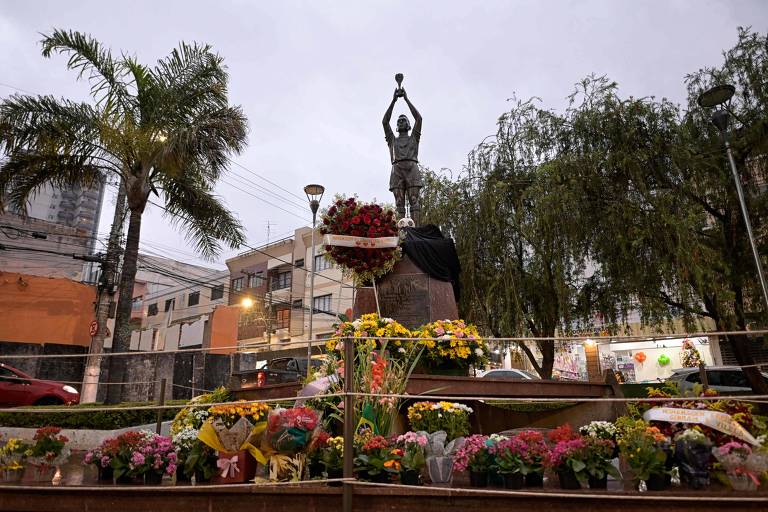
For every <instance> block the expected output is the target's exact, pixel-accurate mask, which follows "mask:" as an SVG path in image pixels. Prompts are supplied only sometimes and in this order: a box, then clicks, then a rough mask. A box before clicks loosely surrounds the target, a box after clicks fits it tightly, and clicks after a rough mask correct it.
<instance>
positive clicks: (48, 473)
mask: <svg viewBox="0 0 768 512" xmlns="http://www.w3.org/2000/svg"><path fill="white" fill-rule="evenodd" d="M33 470H34V471H33V476H34V480H35V481H36V482H50V481H51V480H52V479H53V475H54V474H55V473H56V467H55V466H48V465H45V464H44V465H41V466H38V465H35V466H33Z"/></svg>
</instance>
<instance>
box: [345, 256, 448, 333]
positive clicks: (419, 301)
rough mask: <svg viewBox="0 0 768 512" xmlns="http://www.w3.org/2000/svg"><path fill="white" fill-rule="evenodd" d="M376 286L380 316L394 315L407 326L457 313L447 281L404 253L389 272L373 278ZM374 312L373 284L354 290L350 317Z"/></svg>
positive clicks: (413, 327)
mask: <svg viewBox="0 0 768 512" xmlns="http://www.w3.org/2000/svg"><path fill="white" fill-rule="evenodd" d="M376 287H377V288H378V292H379V307H380V308H381V316H383V317H389V318H394V319H395V320H397V321H398V322H400V323H401V324H403V325H404V326H406V327H408V328H409V329H416V328H417V327H420V326H422V325H424V324H426V323H429V322H434V321H435V320H445V319H451V320H454V319H457V318H458V317H459V310H458V307H457V306H456V299H455V298H454V296H453V286H452V285H451V283H449V282H447V281H439V280H437V279H435V278H433V277H430V276H429V274H427V273H426V272H424V271H422V270H421V269H420V268H419V267H417V266H416V264H415V263H413V261H411V260H410V259H409V258H408V256H406V255H404V256H403V258H402V259H401V260H400V261H398V262H397V264H396V265H395V268H394V270H393V271H392V272H390V273H389V274H387V275H386V276H384V277H383V278H382V279H380V280H379V281H377V283H376ZM375 312H376V298H375V296H374V293H373V288H363V289H359V290H357V295H356V297H355V304H354V308H353V311H352V317H353V318H360V316H361V315H364V314H366V313H375Z"/></svg>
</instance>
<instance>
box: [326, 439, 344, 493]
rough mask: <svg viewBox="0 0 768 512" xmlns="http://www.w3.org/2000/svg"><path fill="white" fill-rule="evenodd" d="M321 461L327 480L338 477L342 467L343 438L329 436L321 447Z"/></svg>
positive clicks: (336, 483)
mask: <svg viewBox="0 0 768 512" xmlns="http://www.w3.org/2000/svg"><path fill="white" fill-rule="evenodd" d="M321 457H322V458H321V462H322V464H323V466H324V467H325V475H326V477H327V478H328V479H329V480H335V479H339V478H341V477H342V476H343V469H344V438H343V437H342V436H336V437H329V438H328V440H327V442H326V444H325V447H324V448H323V449H322V456H321ZM328 485H341V482H330V483H329V484H328Z"/></svg>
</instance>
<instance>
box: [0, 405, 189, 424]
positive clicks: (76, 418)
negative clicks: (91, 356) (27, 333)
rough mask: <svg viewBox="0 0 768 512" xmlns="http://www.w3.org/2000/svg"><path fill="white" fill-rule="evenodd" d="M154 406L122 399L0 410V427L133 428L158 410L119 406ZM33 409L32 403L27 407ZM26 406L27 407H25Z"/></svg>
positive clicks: (169, 415)
mask: <svg viewBox="0 0 768 512" xmlns="http://www.w3.org/2000/svg"><path fill="white" fill-rule="evenodd" d="M167 403H168V405H183V404H186V403H187V401H186V400H171V401H169V402H167ZM147 405H155V404H154V403H153V402H125V403H121V404H117V405H110V406H107V405H104V404H80V405H62V406H57V407H55V408H56V409H61V412H48V413H38V412H3V413H0V426H2V427H23V428H40V427H43V426H47V425H52V426H56V427H61V428H72V429H92V430H114V429H118V428H125V427H135V426H138V425H146V424H149V423H154V422H156V421H157V411H158V409H144V410H135V409H121V408H122V407H138V406H147ZM38 407H39V408H41V409H43V408H45V409H50V408H51V407H52V406H50V405H48V406H38ZM105 407H109V408H110V409H111V408H114V409H115V410H110V411H91V410H89V409H94V408H105ZM28 408H29V409H35V408H36V407H35V406H32V407H28ZM25 409H26V408H25ZM161 411H162V413H161V418H162V420H163V421H168V420H172V419H173V417H174V416H176V413H177V412H179V409H161Z"/></svg>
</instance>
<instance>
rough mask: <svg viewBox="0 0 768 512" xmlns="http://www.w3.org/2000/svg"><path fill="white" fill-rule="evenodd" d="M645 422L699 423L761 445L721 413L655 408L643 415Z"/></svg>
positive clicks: (727, 415)
mask: <svg viewBox="0 0 768 512" xmlns="http://www.w3.org/2000/svg"><path fill="white" fill-rule="evenodd" d="M643 419H644V420H645V421H665V422H667V423H698V424H700V425H706V426H707V427H710V428H713V429H715V430H718V431H720V432H722V433H724V434H728V435H729V436H733V437H738V438H739V439H741V440H742V441H746V442H748V443H750V444H752V445H755V446H757V445H759V444H760V443H758V442H757V439H755V438H754V437H752V434H750V433H749V432H748V431H747V429H745V428H744V427H742V426H741V425H739V424H738V423H737V422H736V420H734V419H733V418H732V417H731V415H730V414H726V413H724V412H720V411H707V410H700V409H681V408H677V407H654V408H653V409H649V410H647V411H645V414H643Z"/></svg>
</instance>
